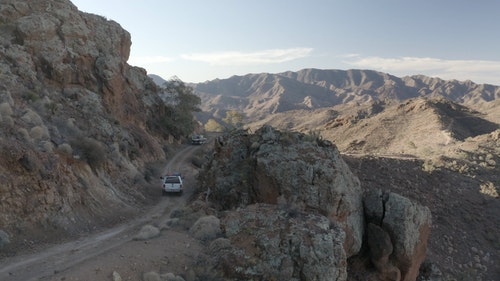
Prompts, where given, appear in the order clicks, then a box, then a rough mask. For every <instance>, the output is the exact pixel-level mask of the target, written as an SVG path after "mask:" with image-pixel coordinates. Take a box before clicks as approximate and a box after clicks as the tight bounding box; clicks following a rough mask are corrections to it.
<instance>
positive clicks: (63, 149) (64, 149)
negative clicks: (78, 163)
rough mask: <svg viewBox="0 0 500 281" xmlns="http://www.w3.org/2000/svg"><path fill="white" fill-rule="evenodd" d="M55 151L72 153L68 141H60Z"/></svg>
mask: <svg viewBox="0 0 500 281" xmlns="http://www.w3.org/2000/svg"><path fill="white" fill-rule="evenodd" d="M57 151H59V152H62V153H66V154H68V155H72V154H73V148H71V145H69V144H68V143H62V144H60V145H59V146H57Z"/></svg>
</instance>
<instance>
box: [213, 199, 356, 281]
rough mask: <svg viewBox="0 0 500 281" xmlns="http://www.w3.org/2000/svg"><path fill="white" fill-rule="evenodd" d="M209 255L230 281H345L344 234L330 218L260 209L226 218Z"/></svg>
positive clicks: (250, 208) (229, 214)
mask: <svg viewBox="0 0 500 281" xmlns="http://www.w3.org/2000/svg"><path fill="white" fill-rule="evenodd" d="M221 225H222V228H223V229H224V230H225V232H224V234H225V235H226V237H227V238H219V239H217V240H214V242H212V244H211V245H210V253H211V255H212V256H214V257H215V258H216V262H215V264H216V265H217V268H218V269H219V270H221V271H222V272H223V273H224V276H225V277H226V278H228V280H291V281H294V280H297V281H298V280H318V281H320V280H336V281H341V280H346V278H347V271H346V265H347V261H346V255H345V251H344V248H343V243H344V240H345V232H344V231H343V230H342V228H341V227H339V226H338V225H337V224H332V223H331V222H330V221H329V220H328V219H327V218H326V217H324V216H321V215H313V214H308V213H303V212H300V211H298V210H294V209H287V208H282V207H279V206H277V205H269V204H257V205H251V206H248V207H246V208H243V209H240V210H239V211H228V212H227V213H226V214H225V215H224V217H223V218H221Z"/></svg>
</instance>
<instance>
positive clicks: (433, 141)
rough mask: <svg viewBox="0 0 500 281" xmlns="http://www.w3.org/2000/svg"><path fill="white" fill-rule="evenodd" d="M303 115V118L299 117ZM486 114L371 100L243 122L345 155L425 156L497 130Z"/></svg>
mask: <svg viewBox="0 0 500 281" xmlns="http://www.w3.org/2000/svg"><path fill="white" fill-rule="evenodd" d="M303 116H308V118H303ZM487 118H488V119H491V120H493V119H494V118H489V116H488V115H487V114H484V113H481V112H478V111H475V110H472V109H470V108H468V107H465V106H463V105H460V104H458V103H454V102H452V101H450V100H447V99H445V98H413V99H408V100H406V101H404V102H402V103H397V104H385V103H383V102H370V103H365V104H347V105H339V106H334V107H330V108H322V109H317V110H294V111H288V112H284V113H277V114H272V115H269V116H267V117H266V118H263V119H261V120H259V121H255V122H252V123H250V124H248V126H249V127H250V128H252V129H256V128H259V127H260V126H262V125H263V124H269V125H272V126H275V127H277V128H281V129H285V130H295V131H301V132H316V133H317V134H320V135H321V136H322V137H324V138H325V139H328V140H330V141H333V142H334V143H335V144H336V145H337V146H338V147H339V149H340V150H341V151H342V152H344V153H357V154H373V153H377V154H393V155H394V154H398V155H400V154H403V155H412V156H414V157H422V158H428V157H431V156H433V155H436V153H437V154H443V153H445V154H447V155H448V156H451V155H450V153H455V154H456V153H457V152H459V151H460V150H461V149H462V148H463V144H464V142H469V141H470V140H471V139H472V138H475V137H478V136H481V135H487V134H490V133H492V132H494V131H495V130H497V129H500V124H499V123H496V122H492V121H490V120H488V119H487Z"/></svg>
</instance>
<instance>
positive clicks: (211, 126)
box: [204, 119, 224, 132]
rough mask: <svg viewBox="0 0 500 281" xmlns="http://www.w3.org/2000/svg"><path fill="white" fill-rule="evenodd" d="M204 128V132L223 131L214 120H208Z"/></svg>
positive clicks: (222, 127)
mask: <svg viewBox="0 0 500 281" xmlns="http://www.w3.org/2000/svg"><path fill="white" fill-rule="evenodd" d="M204 128H205V131H207V132H222V131H224V126H222V125H221V124H220V123H219V122H217V121H216V120H215V119H208V121H207V123H206V124H205V126H204Z"/></svg>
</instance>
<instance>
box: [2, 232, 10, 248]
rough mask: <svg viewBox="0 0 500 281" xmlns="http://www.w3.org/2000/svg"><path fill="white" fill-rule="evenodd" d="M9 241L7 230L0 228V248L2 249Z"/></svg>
mask: <svg viewBox="0 0 500 281" xmlns="http://www.w3.org/2000/svg"><path fill="white" fill-rule="evenodd" d="M9 243H10V237H9V234H7V232H5V231H3V230H0V249H2V248H3V247H4V246H5V245H7V244H9Z"/></svg>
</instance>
